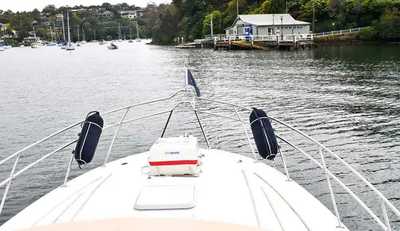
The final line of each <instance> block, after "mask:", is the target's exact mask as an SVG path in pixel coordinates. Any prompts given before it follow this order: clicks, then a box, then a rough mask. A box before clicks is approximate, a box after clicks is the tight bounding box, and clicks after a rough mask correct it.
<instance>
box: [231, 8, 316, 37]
mask: <svg viewBox="0 0 400 231" xmlns="http://www.w3.org/2000/svg"><path fill="white" fill-rule="evenodd" d="M225 32H226V37H227V38H230V39H247V40H249V39H251V40H260V41H263V40H264V41H265V40H271V39H273V40H275V38H278V39H279V40H285V39H284V37H291V39H293V38H294V37H296V38H300V39H301V38H310V36H311V31H310V23H308V22H304V21H299V20H296V19H294V18H293V17H292V16H291V15H290V14H246V15H244V14H242V15H238V16H237V18H236V20H235V21H234V22H233V25H232V26H231V27H229V28H226V30H225Z"/></svg>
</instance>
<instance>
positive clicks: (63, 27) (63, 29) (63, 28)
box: [62, 14, 66, 43]
mask: <svg viewBox="0 0 400 231" xmlns="http://www.w3.org/2000/svg"><path fill="white" fill-rule="evenodd" d="M62 32H63V38H64V40H63V42H64V43H65V41H66V39H65V24H64V14H63V16H62Z"/></svg>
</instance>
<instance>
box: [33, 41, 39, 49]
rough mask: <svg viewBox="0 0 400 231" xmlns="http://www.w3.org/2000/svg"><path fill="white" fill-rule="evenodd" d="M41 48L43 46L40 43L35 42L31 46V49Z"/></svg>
mask: <svg viewBox="0 0 400 231" xmlns="http://www.w3.org/2000/svg"><path fill="white" fill-rule="evenodd" d="M40 46H41V44H40V43H38V42H33V43H32V44H31V48H34V49H35V48H39V47H40Z"/></svg>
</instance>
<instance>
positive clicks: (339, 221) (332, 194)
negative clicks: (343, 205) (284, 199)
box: [319, 148, 343, 227]
mask: <svg viewBox="0 0 400 231" xmlns="http://www.w3.org/2000/svg"><path fill="white" fill-rule="evenodd" d="M319 154H320V156H321V162H322V167H323V168H324V172H325V176H326V182H327V183H328V188H329V193H330V195H331V200H332V206H333V209H334V210H335V215H336V218H337V221H338V227H343V226H342V221H341V219H340V214H339V210H338V208H337V204H336V199H335V193H334V192H333V188H332V184H331V178H330V176H329V174H328V168H327V167H326V163H325V158H324V153H323V152H322V148H319Z"/></svg>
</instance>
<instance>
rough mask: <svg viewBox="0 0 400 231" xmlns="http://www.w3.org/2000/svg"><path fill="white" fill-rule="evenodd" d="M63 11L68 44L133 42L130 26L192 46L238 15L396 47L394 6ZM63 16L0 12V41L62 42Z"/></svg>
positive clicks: (195, 5) (233, 4)
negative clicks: (286, 20)
mask: <svg viewBox="0 0 400 231" xmlns="http://www.w3.org/2000/svg"><path fill="white" fill-rule="evenodd" d="M237 3H238V5H237ZM237 6H238V8H237ZM69 10H70V12H71V13H70V14H71V33H72V39H73V40H74V41H76V40H88V41H89V40H103V39H104V40H110V39H118V38H127V39H128V38H129V39H131V38H135V35H136V27H135V23H136V22H137V23H138V25H139V28H140V29H139V30H140V34H141V36H143V37H147V38H152V40H153V43H154V44H161V45H169V44H174V43H176V41H177V38H180V41H182V39H183V40H184V41H192V40H194V39H197V38H202V37H204V36H205V35H207V34H209V33H210V21H211V18H213V25H214V27H213V28H214V33H215V34H218V33H220V34H224V33H225V28H227V27H229V26H231V24H232V22H233V21H234V19H235V18H236V15H237V10H239V13H240V14H263V13H267V14H271V13H285V12H288V13H290V14H291V15H293V16H294V17H295V18H296V19H299V20H303V21H307V22H310V23H312V22H313V19H314V22H315V32H322V31H331V30H340V29H347V28H355V27H365V26H368V28H367V29H364V30H363V31H361V32H360V33H359V34H358V35H357V39H359V40H362V41H394V42H397V41H400V0H286V1H285V0H229V1H220V0H218V1H217V0H190V1H184V0H173V1H172V2H171V3H170V4H160V5H155V4H149V5H147V6H146V7H145V8H143V9H141V8H139V7H136V6H134V5H133V6H132V5H128V4H126V3H123V4H116V5H111V4H109V3H104V4H102V5H100V6H89V7H84V6H75V7H72V8H69ZM136 11H137V12H141V13H140V15H137V16H136V17H134V16H132V17H130V16H129V17H127V15H126V14H124V13H126V12H128V14H129V12H131V13H132V12H136ZM65 12H66V8H65V7H61V8H56V7H54V6H52V5H49V6H47V7H45V8H44V9H43V10H42V11H39V10H33V11H31V12H12V11H1V10H0V23H1V36H2V38H3V40H8V41H11V42H14V43H18V42H22V41H23V39H24V38H26V37H28V36H32V33H33V29H32V26H33V25H35V30H36V33H37V35H38V36H39V37H41V38H42V39H44V40H51V39H53V40H57V41H60V40H62V39H63V38H62V26H61V25H60V14H65ZM132 14H133V13H132ZM78 37H79V38H78Z"/></svg>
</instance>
